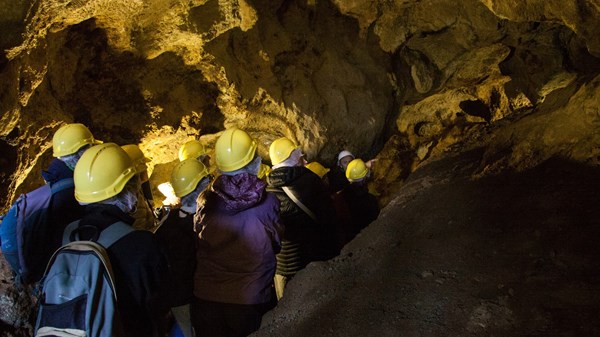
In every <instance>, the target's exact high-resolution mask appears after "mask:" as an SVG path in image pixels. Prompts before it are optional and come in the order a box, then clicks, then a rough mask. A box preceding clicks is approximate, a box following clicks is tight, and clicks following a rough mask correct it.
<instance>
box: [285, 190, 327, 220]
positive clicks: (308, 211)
mask: <svg viewBox="0 0 600 337" xmlns="http://www.w3.org/2000/svg"><path fill="white" fill-rule="evenodd" d="M281 189H282V190H283V192H285V194H286V195H287V196H288V197H289V198H290V199H292V201H293V202H294V203H295V204H296V205H298V207H300V209H301V210H303V211H304V213H306V214H308V216H309V217H310V218H311V219H313V220H315V221H317V216H316V215H315V213H313V212H312V211H311V210H310V209H309V208H308V207H306V205H305V204H303V203H302V201H300V199H298V197H296V196H295V195H294V193H292V190H291V189H290V188H289V187H288V186H281ZM317 222H318V221H317Z"/></svg>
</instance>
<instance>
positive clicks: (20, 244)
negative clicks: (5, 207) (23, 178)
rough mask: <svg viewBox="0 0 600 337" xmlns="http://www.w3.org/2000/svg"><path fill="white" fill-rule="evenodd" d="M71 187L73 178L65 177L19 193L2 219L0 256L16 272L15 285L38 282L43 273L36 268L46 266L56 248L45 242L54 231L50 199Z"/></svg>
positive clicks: (47, 241) (0, 226)
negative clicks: (0, 254)
mask: <svg viewBox="0 0 600 337" xmlns="http://www.w3.org/2000/svg"><path fill="white" fill-rule="evenodd" d="M73 186H74V184H73V178H65V179H62V180H59V181H57V182H56V183H54V184H52V185H50V184H46V185H44V186H41V187H39V188H37V189H35V190H33V191H31V192H29V193H25V194H21V195H20V196H19V197H18V198H17V200H16V201H15V202H14V204H13V205H12V206H11V208H10V209H9V211H8V213H6V215H5V216H4V218H3V219H2V224H1V225H0V244H1V247H2V255H3V256H4V258H5V259H6V261H7V262H8V264H9V265H10V267H11V269H12V270H13V271H14V272H15V274H16V282H17V284H30V283H33V282H37V281H39V279H40V277H41V272H42V271H43V270H40V268H39V266H44V265H46V263H47V262H48V259H49V258H50V255H51V254H52V252H53V251H54V250H55V249H56V248H57V247H50V245H52V241H51V240H48V238H49V237H50V236H51V233H53V231H54V230H56V229H55V228H52V224H51V223H49V221H48V220H49V217H50V214H49V213H50V212H49V207H50V203H51V200H52V196H53V195H54V194H56V193H57V192H60V191H62V190H64V189H67V188H72V187H73ZM35 269H37V271H35ZM36 274H37V275H36Z"/></svg>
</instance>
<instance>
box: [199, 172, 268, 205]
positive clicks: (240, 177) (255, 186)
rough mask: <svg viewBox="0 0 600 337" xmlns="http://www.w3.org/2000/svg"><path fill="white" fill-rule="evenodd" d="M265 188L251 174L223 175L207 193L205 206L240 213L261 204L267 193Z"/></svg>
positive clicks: (264, 185)
mask: <svg viewBox="0 0 600 337" xmlns="http://www.w3.org/2000/svg"><path fill="white" fill-rule="evenodd" d="M265 187H266V184H265V183H264V182H263V181H262V180H261V179H259V178H257V177H256V176H255V175H252V174H249V173H240V174H237V175H235V176H226V175H221V176H219V177H218V178H217V179H216V180H215V182H214V183H213V185H212V187H211V189H210V191H209V192H208V193H207V194H208V196H207V199H206V205H205V206H206V207H211V208H212V207H215V208H217V209H219V210H223V211H226V212H228V213H238V212H241V211H244V210H246V209H248V208H251V207H253V206H254V205H256V204H258V203H260V202H261V201H262V200H263V198H264V196H265V193H266V191H265Z"/></svg>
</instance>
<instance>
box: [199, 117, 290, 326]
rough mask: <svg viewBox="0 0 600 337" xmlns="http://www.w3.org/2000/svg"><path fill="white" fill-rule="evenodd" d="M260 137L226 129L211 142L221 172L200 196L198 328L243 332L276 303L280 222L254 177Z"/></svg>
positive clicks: (276, 204) (270, 198) (261, 184)
mask: <svg viewBox="0 0 600 337" xmlns="http://www.w3.org/2000/svg"><path fill="white" fill-rule="evenodd" d="M256 148H257V143H256V141H255V140H254V139H252V137H250V135H249V134H248V133H247V132H245V131H244V130H241V129H238V128H230V129H227V130H225V131H224V132H223V133H222V134H221V135H220V137H219V138H218V139H217V142H216V144H215V162H216V164H217V169H218V170H219V172H220V173H221V174H220V175H219V176H218V177H217V178H216V179H215V180H214V182H213V183H212V184H211V187H210V188H209V189H207V190H206V192H205V193H202V194H201V195H200V197H199V198H198V211H197V212H196V215H195V218H194V225H195V229H196V232H198V233H199V234H198V238H199V239H198V248H197V250H196V272H195V275H194V282H195V284H194V295H195V301H194V302H193V303H192V305H191V313H192V323H193V325H194V329H195V330H196V332H200V331H201V332H202V335H207V336H246V335H249V334H250V333H252V332H253V331H256V330H257V329H258V328H259V327H260V322H261V319H262V315H263V314H264V313H265V312H266V311H268V310H270V309H272V308H273V307H274V306H275V305H276V303H277V300H276V297H275V294H274V292H273V277H274V274H275V265H276V259H275V254H276V253H277V252H278V251H279V247H280V238H279V235H280V233H281V231H282V226H281V225H280V223H279V202H278V201H277V198H276V197H275V195H273V194H272V193H269V192H267V191H266V184H265V182H263V181H262V180H261V179H259V178H258V177H257V174H258V171H259V169H260V164H261V158H260V156H258V155H257V153H256V152H257V151H256Z"/></svg>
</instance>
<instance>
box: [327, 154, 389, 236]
mask: <svg viewBox="0 0 600 337" xmlns="http://www.w3.org/2000/svg"><path fill="white" fill-rule="evenodd" d="M370 163H372V161H371V162H367V163H365V162H364V161H363V160H362V159H360V158H357V159H354V160H352V161H351V162H350V163H349V164H348V166H347V168H346V177H347V178H348V181H350V184H349V185H348V186H346V187H345V188H344V189H342V190H341V191H340V192H338V193H337V195H336V200H341V201H342V202H343V203H344V208H345V209H346V211H345V212H343V213H344V214H341V219H342V229H343V230H342V235H343V242H342V244H345V243H347V242H349V241H350V240H352V239H353V238H354V237H355V236H356V234H358V233H359V232H360V231H361V230H362V229H363V228H365V227H366V226H367V225H368V224H369V223H371V222H372V221H373V220H375V219H377V217H378V216H379V212H380V208H379V202H378V201H377V198H376V197H375V196H374V195H372V194H370V193H369V190H368V188H367V179H368V178H369V175H370V167H369V166H370V165H369V164H370ZM338 209H339V207H338Z"/></svg>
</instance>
